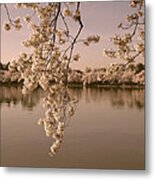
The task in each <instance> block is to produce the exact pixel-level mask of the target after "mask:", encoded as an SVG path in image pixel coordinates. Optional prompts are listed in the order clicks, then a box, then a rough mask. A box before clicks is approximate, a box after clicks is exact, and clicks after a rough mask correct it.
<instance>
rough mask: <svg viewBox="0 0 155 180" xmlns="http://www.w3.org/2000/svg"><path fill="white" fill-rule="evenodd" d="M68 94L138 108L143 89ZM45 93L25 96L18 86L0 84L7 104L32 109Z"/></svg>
mask: <svg viewBox="0 0 155 180" xmlns="http://www.w3.org/2000/svg"><path fill="white" fill-rule="evenodd" d="M68 91H69V93H70V95H71V96H73V97H77V99H78V101H80V100H81V99H82V97H83V98H84V100H85V102H86V103H91V102H97V103H100V102H102V101H104V102H108V103H110V105H111V106H112V107H115V108H124V107H128V108H138V109H142V108H143V107H144V89H132V88H127V89H123V88H88V89H82V88H72V89H69V90H68ZM44 95H45V93H44V92H43V91H42V90H41V89H37V90H36V91H35V92H33V94H29V95H27V96H25V95H23V94H22V91H21V87H20V86H10V87H7V86H1V87H0V103H1V104H2V105H3V103H6V104H7V105H8V107H9V106H11V105H13V106H16V105H17V104H19V103H20V104H21V105H22V107H23V108H27V109H28V110H33V107H35V106H36V105H37V104H38V103H39V102H40V100H41V99H42V97H44Z"/></svg>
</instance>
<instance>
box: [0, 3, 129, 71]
mask: <svg viewBox="0 0 155 180" xmlns="http://www.w3.org/2000/svg"><path fill="white" fill-rule="evenodd" d="M8 7H9V10H10V14H11V16H12V17H13V18H15V17H17V16H22V15H26V14H27V12H26V10H22V9H15V8H14V4H10V5H9V6H8ZM130 13H131V8H130V7H129V1H107V2H105V1H103V2H81V14H82V20H83V23H84V29H83V31H82V34H81V37H87V36H88V35H99V36H100V37H101V40H100V42H99V43H98V44H94V45H91V46H90V47H86V46H84V45H80V44H78V45H77V47H76V51H77V52H79V53H80V55H81V59H80V61H79V62H74V63H73V64H72V67H73V68H77V69H85V67H92V68H98V67H103V66H106V65H107V64H109V63H112V62H121V61H120V60H114V59H110V58H106V57H103V55H102V54H103V49H104V48H106V47H111V43H110V42H109V41H108V39H109V38H110V37H112V36H113V35H114V34H116V33H118V34H119V33H120V30H118V29H117V25H118V24H119V23H120V22H122V21H123V20H124V18H125V16H126V15H127V14H130ZM6 20H7V16H6V12H5V10H4V7H3V6H2V7H1V27H3V24H4V22H6ZM73 28H75V27H73ZM28 35H29V31H28V29H27V28H26V26H25V25H24V28H23V29H22V30H21V31H19V32H18V31H14V30H12V31H9V32H6V31H4V30H3V28H1V60H2V62H3V63H6V62H8V61H12V60H13V59H14V58H16V57H18V54H19V53H20V52H24V51H28V50H27V48H25V47H23V46H22V45H21V44H22V41H23V40H25V39H27V38H28Z"/></svg>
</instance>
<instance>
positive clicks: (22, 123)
mask: <svg viewBox="0 0 155 180" xmlns="http://www.w3.org/2000/svg"><path fill="white" fill-rule="evenodd" d="M69 91H70V93H71V94H72V95H74V96H76V97H77V98H78V100H79V102H78V105H77V108H76V112H75V114H74V116H73V117H72V118H71V119H70V120H68V122H67V126H66V128H65V134H64V138H63V142H62V145H61V148H60V149H59V151H58V153H57V154H56V155H55V156H53V157H50V156H49V148H50V145H51V137H47V136H46V135H45V132H44V130H43V128H42V127H41V126H39V125H38V124H37V121H38V119H39V118H40V117H42V116H44V113H45V110H44V109H43V108H42V97H43V96H44V93H43V92H42V91H41V90H40V89H38V90H37V91H35V92H34V93H33V94H32V95H29V96H27V97H24V96H23V95H22V93H21V88H20V87H4V86H2V87H0V107H1V163H2V165H3V166H30V167H65V168H68V167H69V168H117V169H144V90H143V89H131V88H130V89H120V88H102V89H93V88H91V89H70V90H69Z"/></svg>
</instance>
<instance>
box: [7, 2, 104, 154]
mask: <svg viewBox="0 0 155 180" xmlns="http://www.w3.org/2000/svg"><path fill="white" fill-rule="evenodd" d="M4 8H5V10H6V13H7V17H8V22H7V23H6V24H4V29H5V30H6V31H9V30H11V29H17V30H20V29H21V27H22V22H23V21H25V23H27V26H28V27H29V28H30V30H31V34H30V36H29V38H28V39H26V40H25V41H24V42H23V45H24V46H25V47H27V48H29V49H30V50H31V52H30V53H21V54H20V55H19V57H18V58H17V59H15V60H13V61H12V62H11V64H10V65H9V69H10V70H11V71H16V72H19V74H20V76H21V79H22V80H23V84H24V86H23V94H28V93H29V92H32V91H34V90H35V89H36V88H37V87H38V86H40V87H42V89H43V90H44V91H46V93H47V96H46V97H45V98H44V103H43V105H44V108H45V109H46V113H45V118H43V119H40V120H39V124H42V125H43V127H44V130H45V133H46V135H47V136H52V138H53V143H52V145H51V147H50V151H51V152H50V154H51V155H52V156H53V155H55V154H56V152H57V151H58V149H59V148H60V145H61V143H62V140H63V136H64V129H65V124H66V120H67V118H69V117H71V116H72V115H73V114H74V112H75V106H76V104H77V100H76V98H74V97H71V96H70V94H69V93H68V90H67V83H68V73H69V70H70V63H71V62H72V61H78V60H79V59H80V55H79V54H78V53H75V52H74V48H75V45H76V44H77V43H79V36H80V34H81V32H82V29H83V26H84V25H83V22H82V18H81V12H80V2H77V3H67V2H66V3H60V2H53V3H52V2H50V3H18V4H16V8H25V9H27V10H28V11H30V12H31V13H30V14H28V15H25V16H24V17H23V19H22V18H18V19H15V20H13V19H12V18H11V15H10V12H9V9H8V7H7V5H6V4H4ZM69 21H73V22H74V24H75V26H76V27H77V30H76V32H74V31H73V28H71V25H70V23H69ZM69 25H70V26H69ZM99 39H100V38H99V36H89V37H88V38H86V39H83V40H80V42H82V43H83V44H85V45H87V46H88V45H90V43H97V42H98V41H99Z"/></svg>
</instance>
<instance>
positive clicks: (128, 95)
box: [0, 86, 144, 156]
mask: <svg viewBox="0 0 155 180" xmlns="http://www.w3.org/2000/svg"><path fill="white" fill-rule="evenodd" d="M42 99H43V107H44V108H45V117H43V118H40V119H39V121H38V124H39V125H40V126H42V127H43V129H44V131H45V135H46V136H48V137H51V145H50V153H49V154H50V155H51V156H54V155H56V154H57V152H58V150H59V149H60V147H61V144H62V142H63V137H64V131H65V128H66V126H67V125H68V120H69V119H70V117H71V116H73V115H74V113H75V110H76V105H77V102H80V101H84V102H85V104H90V103H97V104H100V103H102V102H104V104H105V103H108V104H109V105H110V107H112V108H116V109H120V108H121V109H122V108H129V109H135V108H136V109H139V110H141V109H143V107H144V89H131V88H130V89H129V88H128V89H122V88H109V87H108V88H86V89H82V88H72V89H67V88H65V87H61V86H60V87H56V86H51V88H49V90H48V92H46V93H45V92H43V91H42V90H41V89H37V90H36V91H34V92H33V94H29V95H23V94H22V89H21V87H20V86H10V87H7V86H1V87H0V105H2V106H3V105H4V104H7V105H8V108H9V107H10V106H16V105H18V104H20V105H21V106H22V108H23V109H26V110H30V111H32V110H33V108H34V107H35V106H36V105H37V104H39V102H40V100H41V101H42Z"/></svg>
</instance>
